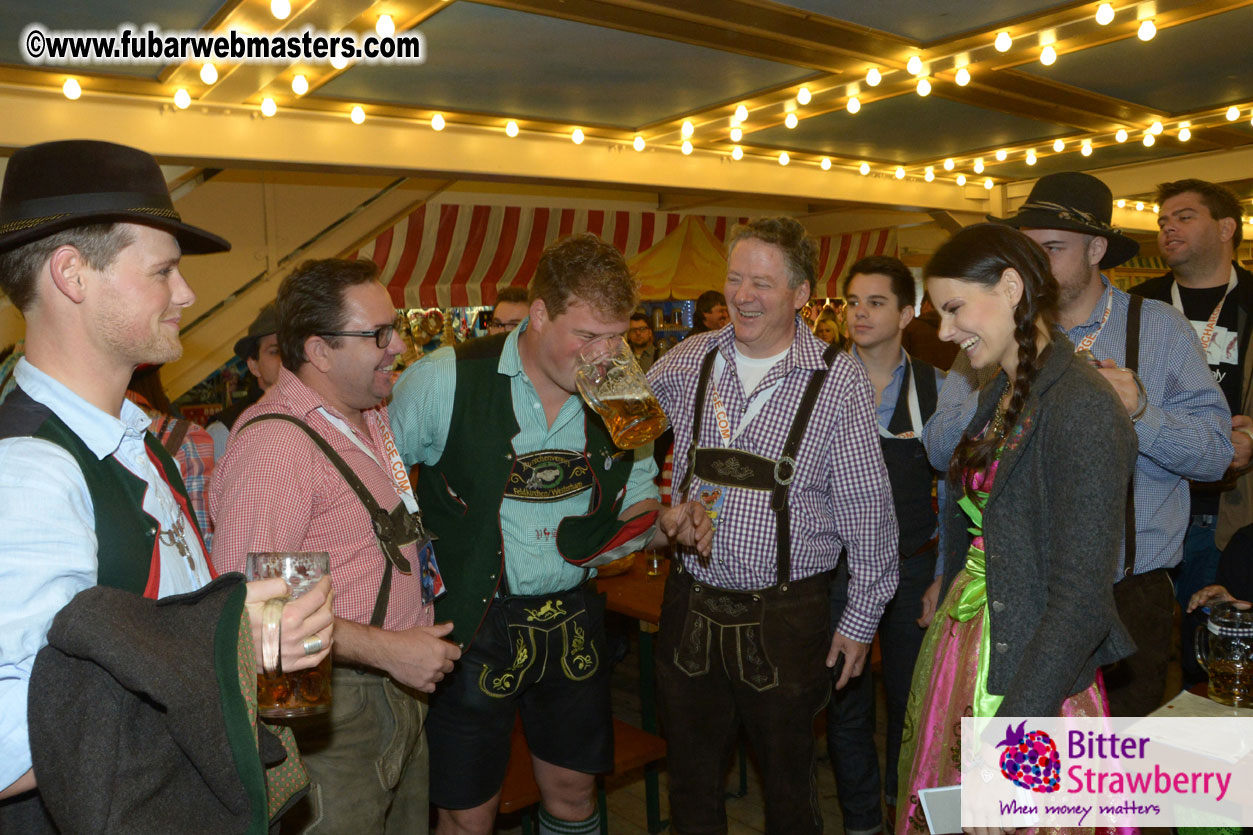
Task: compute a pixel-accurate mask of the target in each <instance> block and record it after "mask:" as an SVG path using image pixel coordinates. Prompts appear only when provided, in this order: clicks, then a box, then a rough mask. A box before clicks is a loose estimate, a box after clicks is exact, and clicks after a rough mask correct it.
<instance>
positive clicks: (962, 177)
mask: <svg viewBox="0 0 1253 835" xmlns="http://www.w3.org/2000/svg"><path fill="white" fill-rule="evenodd" d="M957 185H959V186H964V185H966V175H965V174H958V175H957Z"/></svg>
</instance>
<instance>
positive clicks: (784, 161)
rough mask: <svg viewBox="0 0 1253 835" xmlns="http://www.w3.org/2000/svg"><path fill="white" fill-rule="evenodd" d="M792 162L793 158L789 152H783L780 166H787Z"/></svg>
mask: <svg viewBox="0 0 1253 835" xmlns="http://www.w3.org/2000/svg"><path fill="white" fill-rule="evenodd" d="M791 161H792V158H791V157H789V156H788V155H787V151H782V152H781V153H780V154H779V165H787V164H788V163H789V162H791Z"/></svg>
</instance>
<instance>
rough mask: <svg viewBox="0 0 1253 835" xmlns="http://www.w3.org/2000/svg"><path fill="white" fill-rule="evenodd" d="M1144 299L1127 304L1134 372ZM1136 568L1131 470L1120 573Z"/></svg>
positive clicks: (1136, 298)
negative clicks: (1141, 308)
mask: <svg viewBox="0 0 1253 835" xmlns="http://www.w3.org/2000/svg"><path fill="white" fill-rule="evenodd" d="M1143 303H1144V299H1143V297H1141V296H1137V295H1135V294H1132V296H1131V300H1130V304H1129V305H1128V306H1127V360H1126V363H1127V368H1129V369H1131V371H1132V372H1133V373H1134V372H1135V371H1136V370H1137V369H1138V368H1139V366H1140V307H1141V306H1142V305H1143ZM1135 569H1136V474H1135V470H1134V469H1133V470H1132V471H1131V481H1130V483H1129V484H1128V485H1127V519H1126V522H1125V524H1124V528H1123V558H1122V573H1123V576H1124V577H1130V576H1131V575H1132V574H1134V573H1135Z"/></svg>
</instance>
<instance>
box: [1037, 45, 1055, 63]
mask: <svg viewBox="0 0 1253 835" xmlns="http://www.w3.org/2000/svg"><path fill="white" fill-rule="evenodd" d="M1040 63H1041V64H1043V65H1044V66H1046V67H1051V66H1053V64H1055V63H1057V50H1056V49H1054V48H1053V47H1052V46H1046V47H1044V49H1042V50H1040Z"/></svg>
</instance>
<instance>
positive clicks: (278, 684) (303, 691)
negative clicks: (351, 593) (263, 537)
mask: <svg viewBox="0 0 1253 835" xmlns="http://www.w3.org/2000/svg"><path fill="white" fill-rule="evenodd" d="M330 562H331V556H330V554H328V553H326V552H325V551H262V552H255V553H251V554H249V555H248V560H247V566H246V572H247V573H246V576H247V578H248V579H249V580H264V579H266V578H268V577H282V578H283V579H284V580H286V581H287V587H288V589H290V597H291V599H293V600H294V599H295V598H297V597H300V596H301V595H302V594H304V593H305V592H307V591H308V590H309V589H311V588H313V587H314V586H315V585H316V584H317V582H318V580H320V579H322V578H323V577H325V576H326V575H327V574H329V573H330ZM330 708H331V655H330V653H327V655H326V657H325V658H323V659H322V662H321V663H320V664H318V666H316V667H313V668H311V669H308V670H297V671H296V672H294V673H283V672H275V673H273V674H266V672H265V671H264V669H262V664H261V661H260V659H258V660H257V711H258V713H260V714H261V715H262V716H265V717H267V718H271V719H292V718H296V717H299V716H313V715H314V714H317V713H325V712H326V711H328V710H330Z"/></svg>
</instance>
